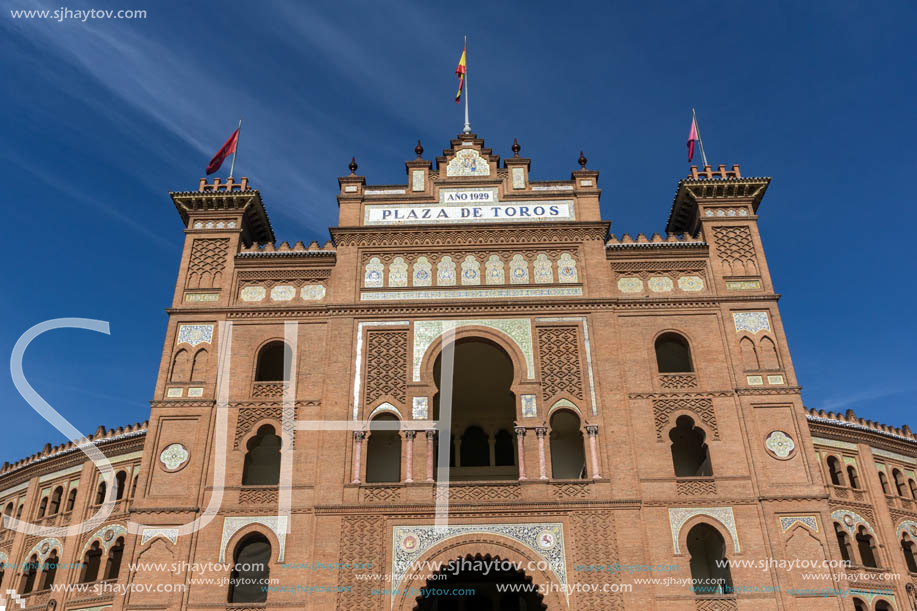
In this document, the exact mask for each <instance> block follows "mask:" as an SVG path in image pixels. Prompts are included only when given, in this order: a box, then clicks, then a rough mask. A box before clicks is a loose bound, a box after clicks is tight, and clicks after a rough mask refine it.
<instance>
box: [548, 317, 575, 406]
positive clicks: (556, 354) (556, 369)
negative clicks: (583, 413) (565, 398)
mask: <svg viewBox="0 0 917 611" xmlns="http://www.w3.org/2000/svg"><path fill="white" fill-rule="evenodd" d="M538 349H539V354H540V356H541V392H542V396H543V397H544V400H545V401H547V400H548V399H550V398H551V397H554V396H555V395H558V394H560V393H567V394H569V395H571V396H573V397H576V398H577V399H580V400H582V398H583V374H582V371H581V368H580V360H579V334H578V333H577V329H576V327H541V328H539V329H538Z"/></svg>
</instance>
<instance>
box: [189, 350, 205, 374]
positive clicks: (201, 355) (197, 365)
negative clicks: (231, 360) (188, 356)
mask: <svg viewBox="0 0 917 611" xmlns="http://www.w3.org/2000/svg"><path fill="white" fill-rule="evenodd" d="M209 358H210V354H209V353H208V352H207V350H206V349H205V348H201V349H200V350H198V351H197V354H195V355H194V362H192V363H191V375H190V376H189V378H190V380H191V381H201V380H203V379H204V376H205V374H206V372H207V363H208V361H209Z"/></svg>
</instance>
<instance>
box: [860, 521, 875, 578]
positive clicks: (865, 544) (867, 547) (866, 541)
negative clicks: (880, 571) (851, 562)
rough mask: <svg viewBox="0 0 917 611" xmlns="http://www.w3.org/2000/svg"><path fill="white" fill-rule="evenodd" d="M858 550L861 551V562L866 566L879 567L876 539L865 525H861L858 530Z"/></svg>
mask: <svg viewBox="0 0 917 611" xmlns="http://www.w3.org/2000/svg"><path fill="white" fill-rule="evenodd" d="M856 540H857V551H858V552H860V562H861V563H862V564H863V566H865V567H869V568H873V569H876V568H879V561H878V553H877V550H876V540H875V537H873V536H872V535H871V534H869V531H867V530H866V527H865V526H860V528H859V529H858V530H857V535H856Z"/></svg>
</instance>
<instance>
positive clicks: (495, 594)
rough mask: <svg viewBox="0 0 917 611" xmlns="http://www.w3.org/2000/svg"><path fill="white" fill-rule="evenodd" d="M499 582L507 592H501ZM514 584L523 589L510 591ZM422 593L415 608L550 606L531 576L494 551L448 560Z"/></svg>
mask: <svg viewBox="0 0 917 611" xmlns="http://www.w3.org/2000/svg"><path fill="white" fill-rule="evenodd" d="M504 584H506V586H507V587H504ZM497 585H500V587H501V589H502V590H504V591H502V592H500V591H498V590H497ZM524 586H531V591H528V592H525V591H522V590H524V589H527V588H526V587H524ZM514 587H515V588H518V590H520V591H517V592H507V591H506V590H512V589H514ZM438 590H440V591H447V592H456V591H461V590H465V591H467V593H466V594H449V595H439V594H437V593H436V592H437V591H438ZM421 592H422V594H421V595H420V596H418V597H417V599H416V604H415V605H414V607H413V609H414V611H544V610H546V609H547V608H548V606H547V605H546V604H545V602H544V597H543V596H542V595H541V594H540V593H539V592H538V588H537V587H536V586H535V585H534V584H533V583H532V578H531V577H530V576H528V575H526V574H525V572H523V571H521V570H516V568H515V566H514V563H512V562H510V561H505V560H503V559H502V558H500V557H499V556H496V557H493V556H491V555H490V554H486V555H483V556H482V555H481V554H475V555H474V556H472V555H471V554H466V555H465V556H462V557H459V558H455V559H454V560H452V562H451V563H445V564H444V565H443V568H442V569H441V570H440V571H439V572H437V573H434V574H433V575H432V576H431V578H430V579H428V580H427V582H426V584H425V585H424V587H423V588H422V589H421ZM428 592H433V594H432V595H430V594H428Z"/></svg>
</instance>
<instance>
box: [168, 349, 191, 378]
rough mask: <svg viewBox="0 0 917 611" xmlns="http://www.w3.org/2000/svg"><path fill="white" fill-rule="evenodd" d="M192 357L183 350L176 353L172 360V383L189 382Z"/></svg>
mask: <svg viewBox="0 0 917 611" xmlns="http://www.w3.org/2000/svg"><path fill="white" fill-rule="evenodd" d="M190 359H191V357H190V356H189V355H188V351H187V350H185V349H184V348H182V349H181V350H179V351H178V352H176V353H175V358H174V359H172V375H171V376H170V377H169V381H170V382H187V381H188V380H189V377H190V371H189V368H190V365H191V360H190Z"/></svg>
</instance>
